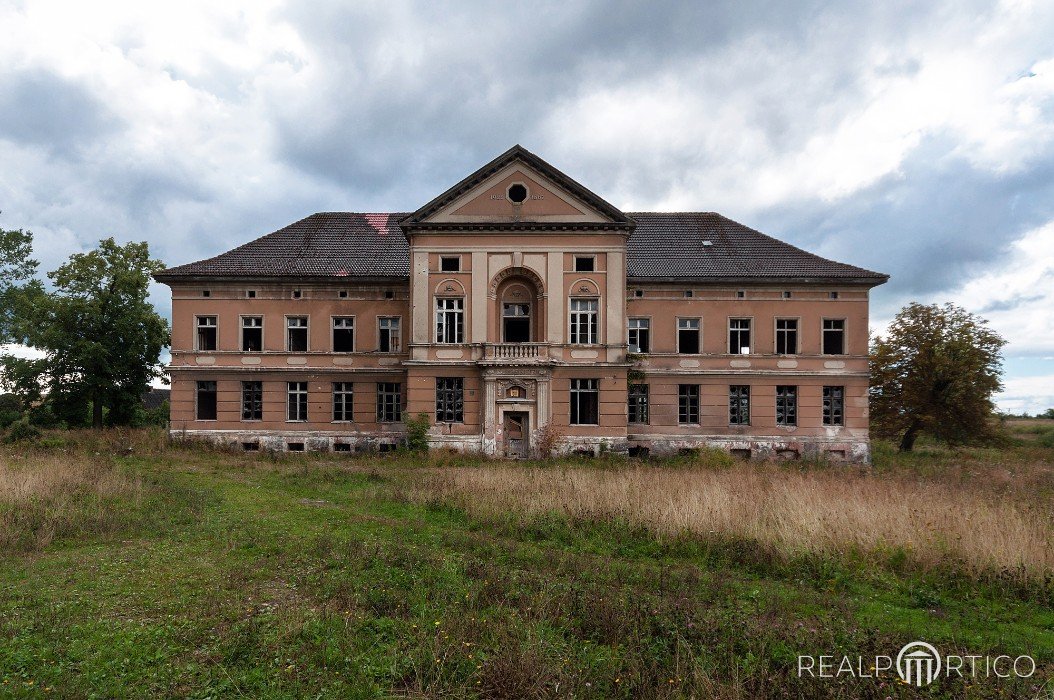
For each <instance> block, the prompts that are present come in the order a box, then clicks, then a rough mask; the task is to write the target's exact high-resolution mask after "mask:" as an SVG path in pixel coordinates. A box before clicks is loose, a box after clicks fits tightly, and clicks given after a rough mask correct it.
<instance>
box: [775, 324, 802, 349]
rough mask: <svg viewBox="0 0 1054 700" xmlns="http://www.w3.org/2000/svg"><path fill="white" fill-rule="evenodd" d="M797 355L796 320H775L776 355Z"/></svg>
mask: <svg viewBox="0 0 1054 700" xmlns="http://www.w3.org/2000/svg"><path fill="white" fill-rule="evenodd" d="M797 353H798V319H796V318H777V319H776V354H777V355H796V354H797Z"/></svg>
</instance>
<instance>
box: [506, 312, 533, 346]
mask: <svg viewBox="0 0 1054 700" xmlns="http://www.w3.org/2000/svg"><path fill="white" fill-rule="evenodd" d="M501 324H502V335H503V337H504V342H506V343H529V342H530V341H531V305H530V304H502V305H501Z"/></svg>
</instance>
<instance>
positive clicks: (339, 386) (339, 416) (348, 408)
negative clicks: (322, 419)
mask: <svg viewBox="0 0 1054 700" xmlns="http://www.w3.org/2000/svg"><path fill="white" fill-rule="evenodd" d="M354 398H355V395H354V392H353V389H352V383H351V382H333V420H335V421H350V420H355V417H354V416H355V412H354V410H353V408H352V406H353V403H354Z"/></svg>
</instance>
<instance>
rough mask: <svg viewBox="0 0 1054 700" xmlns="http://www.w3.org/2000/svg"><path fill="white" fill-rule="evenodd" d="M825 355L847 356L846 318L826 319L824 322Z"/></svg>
mask: <svg viewBox="0 0 1054 700" xmlns="http://www.w3.org/2000/svg"><path fill="white" fill-rule="evenodd" d="M823 354H824V355H844V354H845V319H844V318H825V319H824V320H823Z"/></svg>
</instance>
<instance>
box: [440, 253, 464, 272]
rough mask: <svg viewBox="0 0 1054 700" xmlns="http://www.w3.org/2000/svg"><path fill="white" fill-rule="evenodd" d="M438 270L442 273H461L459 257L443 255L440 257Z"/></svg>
mask: <svg viewBox="0 0 1054 700" xmlns="http://www.w3.org/2000/svg"><path fill="white" fill-rule="evenodd" d="M439 269H440V270H441V271H443V272H461V256H460V255H444V256H442V257H440V258H439Z"/></svg>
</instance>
